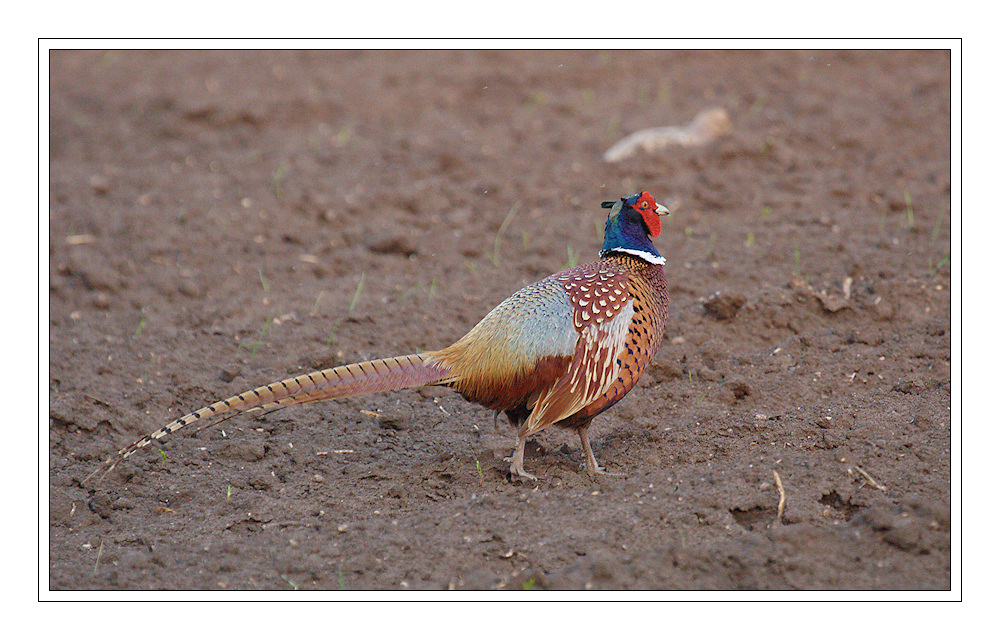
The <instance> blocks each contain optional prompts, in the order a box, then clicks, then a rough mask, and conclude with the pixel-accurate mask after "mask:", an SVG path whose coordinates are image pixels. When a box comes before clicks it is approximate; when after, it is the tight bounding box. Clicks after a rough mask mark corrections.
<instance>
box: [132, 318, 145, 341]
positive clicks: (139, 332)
mask: <svg viewBox="0 0 1000 640" xmlns="http://www.w3.org/2000/svg"><path fill="white" fill-rule="evenodd" d="M145 328H146V319H145V318H139V326H138V327H136V329H135V335H134V336H132V337H133V338H134V339H135V340H138V339H139V336H140V335H142V330H143V329H145Z"/></svg>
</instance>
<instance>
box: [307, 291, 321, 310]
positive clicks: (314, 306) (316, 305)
mask: <svg viewBox="0 0 1000 640" xmlns="http://www.w3.org/2000/svg"><path fill="white" fill-rule="evenodd" d="M322 299H323V292H322V291H320V292H319V295H318V296H316V302H314V303H313V308H312V311H310V312H309V315H310V316H314V315H316V312H317V311H319V301H320V300H322Z"/></svg>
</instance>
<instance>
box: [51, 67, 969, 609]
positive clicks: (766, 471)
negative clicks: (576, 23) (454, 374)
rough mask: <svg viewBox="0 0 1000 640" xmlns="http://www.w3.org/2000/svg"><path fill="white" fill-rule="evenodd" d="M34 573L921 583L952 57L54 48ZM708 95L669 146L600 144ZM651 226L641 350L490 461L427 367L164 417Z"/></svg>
mask: <svg viewBox="0 0 1000 640" xmlns="http://www.w3.org/2000/svg"><path fill="white" fill-rule="evenodd" d="M50 61H51V87H50V89H51V98H50V120H49V124H50V126H51V141H50V148H49V151H50V154H51V165H50V169H51V173H50V176H49V178H50V194H51V200H50V203H49V206H50V220H49V225H50V226H49V228H50V236H49V250H50V253H49V260H50V262H49V264H50V273H49V274H48V278H49V291H50V298H49V311H50V323H49V346H50V350H51V351H50V352H51V359H50V362H49V384H50V387H49V400H50V414H49V425H50V431H49V478H50V491H49V505H48V510H49V532H48V533H49V575H48V581H49V586H50V588H52V589H56V590H95V589H99V590H104V589H111V590H118V589H121V590H147V589H197V590H201V589H206V590H227V589H228V590H244V589H249V590H258V589H259V590H287V589H293V588H299V589H328V590H341V589H343V590H375V589H378V590H403V589H449V588H456V589H523V588H531V589H546V590H552V589H559V590H562V589H568V590H576V589H580V590H582V589H641V590H649V589H809V590H815V589H824V590H825V589H835V590H859V589H907V590H909V589H933V590H944V589H950V588H951V539H950V531H951V527H950V514H951V456H952V451H951V375H952V372H951V360H950V353H951V324H950V312H951V279H950V273H951V271H950V266H951V265H950V262H949V258H950V253H951V249H950V243H951V207H950V197H951V194H950V185H951V177H950V174H951V165H950V153H951V149H950V140H951V138H950V126H951V121H950V98H951V81H950V57H949V54H948V52H909V51H853V52H840V51H768V52H739V51H730V52H710V51H700V52H682V51H664V52H656V51H641V52H589V51H544V52H516V51H486V52H462V51H447V52H352V51H347V52H292V51H286V52H239V53H233V52H225V51H204V52H188V51H174V52H126V51H115V52H101V51H86V52H72V51H60V52H54V53H52V55H51V59H50ZM707 108H722V109H724V110H726V112H727V113H728V114H729V118H730V120H731V122H732V132H731V133H730V134H729V135H726V136H723V137H721V138H718V139H717V140H715V141H713V142H710V143H707V144H703V145H700V146H695V147H681V146H673V147H670V148H667V149H663V150H661V151H656V152H650V153H646V152H640V153H638V154H637V155H635V156H634V157H632V158H629V159H626V160H624V161H621V162H619V163H614V164H612V163H608V162H605V161H604V160H603V158H602V153H603V152H604V151H605V150H606V149H607V148H608V147H610V146H611V145H612V144H614V143H615V142H616V141H618V140H619V139H621V138H623V137H624V136H626V135H627V134H629V133H632V132H634V131H636V130H638V129H642V128H646V127H655V126H665V125H683V124H685V123H687V122H689V121H691V119H692V118H693V117H694V116H695V115H696V114H697V113H698V112H700V111H702V110H704V109H707ZM639 190H648V191H650V192H651V193H652V194H653V195H654V196H655V197H656V198H657V199H658V200H659V201H661V202H664V203H666V204H667V205H668V206H669V207H670V208H671V210H672V216H671V217H670V218H668V219H665V220H664V229H663V234H662V235H661V236H660V237H659V238H658V239H657V241H656V242H657V245H658V247H659V250H660V252H661V253H662V254H663V255H664V257H665V258H666V261H667V263H666V272H667V277H668V279H669V281H670V283H671V292H670V294H671V318H670V320H669V322H668V326H667V331H666V336H665V339H664V346H663V347H662V348H661V349H660V351H659V352H658V353H657V355H656V357H655V361H654V362H653V364H652V365H651V368H650V370H649V371H648V372H647V373H646V375H645V376H644V378H643V379H642V380H641V382H640V384H639V385H638V387H636V388H635V389H634V390H633V391H632V393H631V394H630V395H629V396H628V397H627V398H626V399H625V400H624V401H623V402H621V403H620V404H619V405H617V406H616V407H614V408H613V409H611V410H610V411H608V412H606V413H604V414H603V415H602V416H600V417H599V418H598V419H597V420H595V422H594V425H593V427H592V429H591V437H592V440H593V442H594V447H595V453H596V455H597V457H598V459H599V460H600V461H601V463H602V464H604V465H605V466H606V467H607V468H608V470H610V471H615V472H619V473H622V474H624V475H623V477H600V478H594V477H591V476H590V475H588V474H587V473H585V472H583V471H581V464H582V461H583V460H582V456H581V451H580V445H579V440H578V439H577V438H576V436H575V434H574V433H572V432H564V431H560V430H558V429H555V428H553V429H551V430H549V431H546V432H543V433H542V434H541V435H540V436H539V437H537V438H536V439H535V441H534V443H533V445H532V446H531V447H530V449H531V451H530V452H529V457H528V459H527V462H526V468H527V469H528V470H529V471H531V472H532V473H534V474H536V475H537V476H538V478H539V479H538V481H537V482H530V481H529V482H524V481H521V480H512V479H511V478H510V477H509V473H508V465H507V464H506V463H504V462H503V458H504V456H507V455H509V454H510V451H511V448H512V447H513V444H514V438H513V433H512V431H511V429H510V428H509V425H507V423H506V421H505V420H504V419H503V418H502V417H501V419H500V421H499V423H498V424H497V425H496V426H494V417H493V414H492V413H491V412H489V411H486V410H484V409H482V408H480V407H477V406H474V405H470V404H468V403H466V402H465V401H464V400H463V399H462V398H461V397H460V396H458V395H457V394H454V393H453V392H450V391H447V390H442V389H422V390H411V391H401V392H395V393H386V394H380V395H373V396H366V397H358V398H352V399H349V400H345V401H336V402H329V403H321V404H316V405H308V406H303V407H294V408H289V409H284V410H282V411H279V412H276V413H272V414H269V415H266V416H263V417H253V416H241V417H237V418H235V419H233V420H230V421H228V422H225V423H223V424H221V425H218V426H216V427H213V428H211V429H206V430H204V431H200V432H197V433H185V432H184V431H181V432H179V433H177V434H175V435H174V436H172V437H171V438H170V439H169V440H167V441H166V442H164V443H162V444H159V445H157V446H153V447H150V448H148V449H145V450H143V451H142V452H141V453H139V454H138V455H136V456H134V457H133V458H131V459H129V460H128V461H127V462H125V463H124V464H123V465H122V466H121V467H120V468H119V469H116V470H115V471H114V472H112V473H111V474H110V475H109V476H108V477H107V478H106V479H105V480H104V481H103V482H102V483H101V484H100V485H98V486H97V487H91V488H86V487H84V486H82V484H81V481H82V479H83V478H84V477H86V476H87V474H89V473H90V472H91V471H92V470H93V469H95V468H96V467H97V466H98V465H99V464H100V463H101V462H102V461H103V460H104V459H105V458H106V457H107V456H108V455H110V454H111V453H113V452H114V451H116V450H118V449H119V448H120V447H122V446H123V445H125V444H128V443H130V442H131V441H133V440H135V439H136V438H138V437H139V436H141V435H143V434H145V433H147V432H150V431H152V430H154V429H156V428H158V427H160V426H162V425H163V424H165V423H166V422H168V421H169V420H171V419H173V418H176V417H178V416H179V415H181V414H183V413H186V412H187V411H190V410H193V409H196V408H198V407H201V406H203V405H205V404H207V403H209V402H211V401H213V400H216V399H219V398H222V397H226V396H229V395H231V394H234V393H237V392H241V391H244V390H247V389H249V388H252V387H255V386H258V385H260V384H264V383H268V382H272V381H275V380H278V379H281V378H285V377H288V376H291V375H297V374H299V373H304V372H306V371H308V370H312V369H317V368H323V367H329V366H334V365H338V364H345V363H349V362H357V361H361V360H366V359H371V358H376V357H385V356H393V355H401V354H407V353H413V352H416V351H420V350H425V349H436V348H440V347H443V346H445V345H447V344H450V343H451V342H453V341H454V340H456V339H458V338H459V337H460V336H462V335H463V334H464V333H465V331H467V330H468V329H469V328H470V327H472V326H473V325H474V324H475V323H476V322H477V321H478V320H479V319H480V318H481V317H482V316H483V315H484V314H486V313H487V312H489V310H490V309H491V308H493V306H494V305H496V304H497V303H498V302H500V301H501V300H503V299H504V298H505V297H507V296H508V295H509V294H510V293H512V292H514V291H515V290H517V289H518V288H520V287H522V286H524V285H526V284H528V283H531V282H534V281H536V280H539V279H541V278H543V277H545V276H546V275H548V274H550V273H552V272H554V271H557V270H559V269H560V268H563V267H566V266H569V265H571V264H576V263H578V262H585V261H589V260H592V259H594V258H595V257H596V253H597V250H598V248H599V247H600V243H601V233H602V229H603V220H604V217H605V214H606V211H605V210H602V209H601V208H600V202H601V201H602V200H609V199H615V198H618V197H621V196H624V195H629V194H631V193H634V192H636V191H639Z"/></svg>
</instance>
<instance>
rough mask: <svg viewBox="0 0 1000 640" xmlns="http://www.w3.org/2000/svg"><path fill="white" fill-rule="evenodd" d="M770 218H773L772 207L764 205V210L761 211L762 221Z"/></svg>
mask: <svg viewBox="0 0 1000 640" xmlns="http://www.w3.org/2000/svg"><path fill="white" fill-rule="evenodd" d="M770 217H771V207H769V206H768V205H764V208H763V209H761V210H760V218H761V220H767V219H768V218H770Z"/></svg>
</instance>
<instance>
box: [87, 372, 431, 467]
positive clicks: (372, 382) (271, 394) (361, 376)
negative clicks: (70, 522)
mask: <svg viewBox="0 0 1000 640" xmlns="http://www.w3.org/2000/svg"><path fill="white" fill-rule="evenodd" d="M448 382H451V380H450V373H449V370H448V367H447V366H445V365H444V364H442V363H440V362H438V361H436V360H435V359H433V358H432V357H431V356H429V355H427V354H414V355H409V356H398V357H395V358H383V359H382V360H371V361H369V362H359V363H357V364H348V365H344V366H342V367H335V368H333V369H323V370H322V371H313V372H312V373H306V374H303V375H301V376H296V377H294V378H287V379H285V380H282V381H280V382H272V383H271V384H268V385H264V386H263V387H257V388H256V389H251V390H250V391H244V392H243V393H240V394H237V395H235V396H232V397H231V398H226V399H225V400H219V401H218V402H213V403H212V404H210V405H208V406H207V407H203V408H201V409H198V410H197V411H193V412H191V413H189V414H187V415H186V416H182V417H180V418H178V419H176V420H174V421H173V422H171V423H169V424H167V425H165V426H163V427H161V428H160V429H157V430H156V431H154V432H153V433H151V434H149V435H147V436H143V437H141V438H139V439H138V440H136V441H135V442H134V443H132V444H131V445H129V446H127V447H125V448H124V449H122V450H121V451H119V452H118V453H116V454H115V455H113V456H111V457H110V458H108V459H107V460H106V461H105V462H104V464H102V465H101V466H100V467H98V468H97V469H96V470H94V472H93V473H91V474H90V475H89V476H87V477H86V478H85V479H84V481H83V483H84V484H86V483H87V482H89V481H90V479H91V478H93V477H94V476H96V475H98V474H100V477H99V478H98V480H97V481H98V482H100V481H101V480H103V479H104V477H105V476H106V475H108V474H109V473H110V472H111V470H112V469H114V468H115V467H116V466H117V465H118V463H119V462H121V461H123V460H125V459H126V458H128V457H129V456H131V455H132V454H133V453H135V452H136V451H138V450H139V449H142V448H143V447H146V446H148V445H149V444H150V443H152V442H153V441H154V440H160V439H162V438H165V437H166V436H168V435H170V434H171V433H173V432H175V431H177V430H178V429H181V428H183V427H187V426H188V425H190V424H192V423H194V422H197V421H199V420H201V419H203V418H209V417H217V416H222V415H225V414H227V413H232V412H234V411H236V412H239V413H243V412H246V411H265V410H268V409H275V408H278V407H282V406H286V405H292V404H305V403H309V402H319V401H321V400H331V399H333V398H347V397H349V396H357V395H362V394H366V393H375V392H378V391H392V390H394V389H408V388H411V387H422V386H425V385H429V384H447V383H448ZM206 426H211V424H209V425H206Z"/></svg>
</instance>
